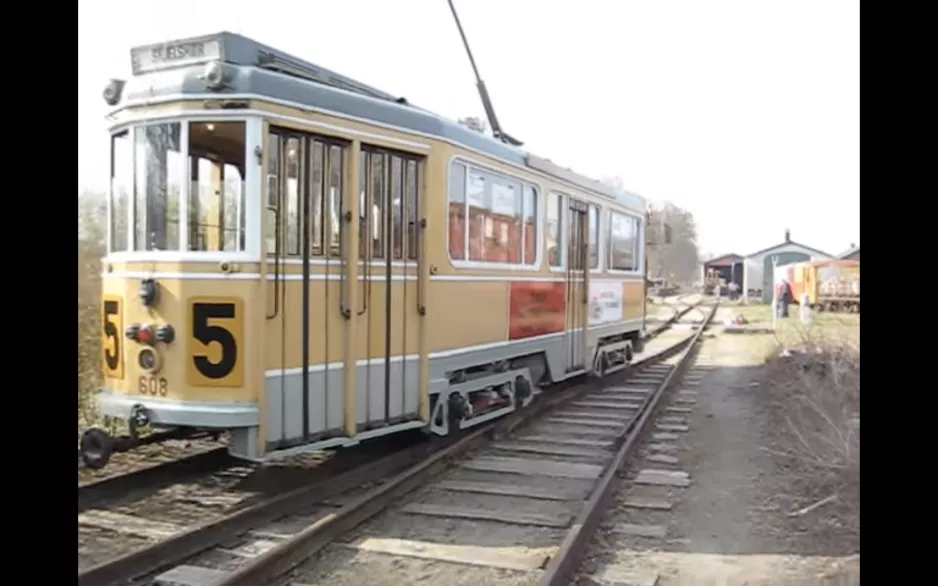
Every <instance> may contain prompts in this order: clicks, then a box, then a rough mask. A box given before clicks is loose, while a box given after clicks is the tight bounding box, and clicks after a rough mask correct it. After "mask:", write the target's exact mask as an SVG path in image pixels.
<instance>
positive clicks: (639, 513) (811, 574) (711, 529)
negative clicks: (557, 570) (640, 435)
mask: <svg viewBox="0 0 938 586" xmlns="http://www.w3.org/2000/svg"><path fill="white" fill-rule="evenodd" d="M725 311H728V309H727V310H721V311H720V314H723V313H725ZM720 314H718V316H717V319H718V320H719V319H721V318H722V316H721V315H720ZM760 338H762V337H761V336H755V335H731V334H718V335H716V336H715V337H713V338H710V339H708V340H707V341H706V343H705V344H704V345H703V346H702V348H701V350H700V354H699V356H698V361H697V364H696V366H695V367H694V368H693V369H691V370H690V371H689V374H688V377H687V378H686V381H687V382H686V383H685V385H684V386H682V387H680V388H681V389H685V390H694V391H697V393H696V395H695V399H696V404H694V405H692V411H691V413H688V414H687V415H686V417H687V424H688V425H689V431H687V432H686V433H681V434H677V435H678V436H679V437H678V438H677V439H676V440H675V441H674V442H671V444H672V445H666V446H664V447H662V444H661V442H658V441H657V440H654V439H651V438H650V437H649V438H645V439H644V440H643V445H642V447H641V448H640V452H639V454H638V455H637V456H636V457H634V458H633V459H632V461H631V462H630V463H629V465H628V470H629V471H628V473H627V478H625V479H623V480H622V482H621V484H620V487H619V492H618V494H617V497H616V498H617V504H616V506H615V507H614V508H613V509H611V511H610V512H609V513H608V514H607V515H606V518H605V520H604V522H603V524H602V526H601V529H600V531H599V532H598V533H597V536H596V537H595V538H594V541H593V544H592V546H591V551H590V553H589V554H588V556H589V558H588V559H587V560H586V561H585V562H584V564H583V567H582V568H581V575H580V578H579V583H581V584H604V585H606V584H616V585H624V584H643V585H644V584H649V585H650V584H655V582H654V581H653V579H654V576H655V575H656V574H657V576H658V581H657V584H658V585H660V586H671V585H677V584H681V585H684V584H695V585H711V584H712V585H717V584H719V585H742V584H747V585H755V584H838V585H839V584H855V583H856V584H858V583H859V551H860V548H859V537H860V535H859V510H858V507H857V510H856V511H853V510H852V509H849V508H847V507H843V506H839V505H838V503H837V502H836V501H834V502H832V503H830V504H822V505H820V506H817V507H816V508H813V509H811V510H808V511H803V509H805V508H807V507H810V506H811V505H812V504H814V503H817V502H818V501H821V500H823V499H824V498H825V497H826V496H828V495H829V494H830V493H829V492H826V491H827V489H826V488H824V487H820V486H817V485H816V483H812V482H807V481H804V480H802V478H801V475H800V471H799V470H798V469H797V465H793V464H792V462H791V461H790V460H789V459H787V458H783V457H780V456H778V454H779V453H782V452H785V451H786V450H787V446H786V443H790V442H791V441H792V439H791V435H790V434H788V433H785V429H784V427H783V426H780V425H779V422H780V421H781V420H783V419H784V417H785V414H784V413H779V412H778V410H779V409H781V408H782V407H780V405H779V402H778V401H777V400H773V399H772V398H771V397H769V396H767V395H768V393H763V392H762V387H761V385H760V384H759V380H760V378H761V374H762V373H763V372H764V370H763V367H762V359H763V357H764V356H765V353H764V345H765V343H766V341H767V340H764V339H762V340H760ZM760 347H761V348H760ZM696 381H699V383H697V382H696ZM676 396H677V395H676V393H675V392H673V391H672V394H671V396H670V397H669V399H668V400H666V401H665V405H669V404H670V405H674V404H675V403H674V399H675V397H676ZM659 417H660V416H659ZM650 443H655V445H654V446H652V447H651V448H649V444H650ZM654 450H666V453H670V454H672V455H674V456H676V458H677V463H676V464H674V465H673V466H668V465H664V464H659V463H649V462H647V461H646V460H645V458H646V457H647V456H648V455H649V454H650V453H653V451H654ZM659 453H661V452H659ZM643 468H666V469H671V470H683V471H685V472H687V473H688V474H689V478H690V486H689V487H687V488H668V487H661V486H644V485H638V484H633V483H632V482H631V479H632V478H634V477H635V474H636V472H637V471H638V470H639V469H643ZM825 492H826V493H825ZM629 497H648V498H666V499H667V500H669V501H671V502H672V503H673V509H672V510H671V511H657V510H647V509H635V508H626V507H625V506H624V502H625V500H626V499H627V498H629ZM857 502H858V501H857ZM623 523H628V524H638V525H658V526H663V527H664V528H665V530H666V535H665V537H664V538H660V537H652V538H649V537H639V536H635V535H630V534H628V533H625V534H623V532H622V529H621V528H622V527H623V525H622V524H623ZM610 568H611V570H612V572H610V571H606V570H608V569H610ZM616 570H623V571H632V572H634V573H633V574H632V575H633V578H632V579H623V578H621V576H622V573H621V572H619V576H620V577H619V578H615V577H614V573H615V571H616ZM610 576H613V577H611V578H610Z"/></svg>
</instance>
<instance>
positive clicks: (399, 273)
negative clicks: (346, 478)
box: [82, 33, 646, 466]
mask: <svg viewBox="0 0 938 586" xmlns="http://www.w3.org/2000/svg"><path fill="white" fill-rule="evenodd" d="M131 55H132V62H133V73H134V75H133V77H132V78H131V79H130V80H128V81H126V82H124V81H120V80H112V81H111V82H110V84H109V85H108V87H107V89H106V90H105V99H106V100H107V102H108V104H110V105H111V106H113V107H114V108H115V109H114V111H113V112H112V113H111V114H110V115H109V117H108V119H109V120H110V123H111V133H112V138H111V149H112V151H111V153H112V154H111V161H112V167H111V171H112V173H111V177H112V184H111V193H110V199H109V205H108V245H109V246H108V254H107V257H106V258H105V259H104V273H103V300H102V335H103V366H104V375H105V379H104V380H105V384H104V386H103V388H102V389H101V392H100V393H99V394H98V395H97V404H98V406H99V409H100V411H101V412H102V413H103V414H104V415H108V416H112V417H117V418H123V419H128V420H130V421H132V422H133V423H134V424H133V425H132V428H134V427H136V426H139V425H142V424H152V425H153V426H154V427H157V428H162V429H169V430H173V431H174V432H175V433H180V432H182V433H188V432H204V431H206V430H208V431H227V432H230V436H231V440H230V451H231V453H232V454H234V455H236V456H239V457H242V458H246V459H251V460H262V459H265V458H268V457H274V456H278V455H285V454H289V453H294V452H297V451H301V450H311V449H322V448H326V447H335V446H345V445H351V444H355V443H357V442H359V441H362V440H365V439H368V438H375V437H378V436H384V435H387V434H391V433H395V432H398V431H401V430H406V429H413V428H423V429H426V430H428V431H429V432H432V433H435V434H441V435H442V434H447V433H449V432H450V431H451V430H454V429H461V428H466V427H469V426H472V425H476V424H478V423H481V422H483V421H487V420H490V419H492V418H495V417H499V416H501V415H503V414H505V413H508V412H510V411H512V410H515V409H518V408H521V407H523V406H525V405H527V404H528V402H530V400H531V399H532V397H533V396H534V395H536V394H538V393H539V392H541V391H542V390H544V389H545V388H546V387H548V386H549V385H550V384H551V383H556V382H558V381H561V380H564V379H567V378H569V377H573V376H578V375H581V374H585V373H596V374H601V373H603V372H607V371H610V370H612V369H616V368H622V367H624V366H625V365H626V364H627V362H628V360H629V359H630V358H631V353H632V352H633V351H635V350H637V347H638V346H639V345H640V344H641V333H642V331H643V328H644V314H645V308H644V299H645V282H644V262H645V259H644V257H645V243H644V240H645V239H644V231H645V213H646V212H645V210H646V206H645V202H644V200H643V199H642V198H640V197H638V196H636V195H633V194H628V193H618V192H614V191H613V190H611V189H610V188H609V187H607V186H605V185H603V184H601V183H599V182H597V181H594V180H591V179H588V178H585V177H582V176H580V175H578V174H576V173H573V172H571V171H569V170H567V169H563V168H560V167H558V166H557V165H555V164H553V163H551V162H549V161H548V160H545V159H541V158H538V157H535V156H533V155H530V154H528V153H525V152H524V151H522V150H520V149H518V148H516V147H513V146H510V145H508V144H504V143H503V142H500V141H498V140H496V139H494V138H491V137H488V136H485V135H483V134H481V133H478V132H476V131H474V130H470V129H467V128H464V127H462V126H460V125H458V124H456V123H454V122H451V121H449V120H446V119H444V118H442V117H440V116H437V115H435V114H432V113H429V112H427V111H425V110H422V109H419V108H416V107H413V106H411V105H409V104H408V103H407V102H406V101H405V100H403V99H399V98H396V97H394V96H391V95H388V94H385V93H384V92H381V91H378V90H376V89H373V88H370V87H368V86H365V85H364V84H361V83H359V82H357V81H354V80H351V79H348V78H346V77H343V76H341V75H338V74H336V73H333V72H330V71H327V70H325V69H323V68H321V67H318V66H315V65H313V64H310V63H307V62H305V61H302V60H300V59H296V58H294V57H291V56H289V55H286V54H283V53H281V52H279V51H277V50H275V49H273V48H270V47H267V46H264V45H261V44H258V43H256V42H254V41H251V40H249V39H246V38H244V37H241V36H238V35H234V34H230V33H220V34H216V35H211V36H205V37H200V38H195V39H187V40H182V41H173V42H169V43H163V44H159V45H152V46H145V47H139V48H135V49H133V50H132V51H131ZM112 439H113V438H109V437H107V436H106V435H105V434H104V432H103V431H101V430H98V429H94V430H89V431H88V432H86V434H85V436H84V438H83V441H82V445H83V455H84V457H85V459H86V462H88V464H89V465H92V466H102V465H104V463H106V461H107V459H108V457H109V454H110V452H111V450H112V449H114V448H115V443H114V442H113V441H112ZM125 439H126V438H125ZM132 444H133V441H130V442H129V443H128V442H126V441H125V442H123V443H119V445H122V446H128V445H132ZM117 449H123V448H117Z"/></svg>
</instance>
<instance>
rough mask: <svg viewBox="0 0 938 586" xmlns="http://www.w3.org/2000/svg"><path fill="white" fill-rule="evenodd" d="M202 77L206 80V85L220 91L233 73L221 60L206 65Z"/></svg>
mask: <svg viewBox="0 0 938 586" xmlns="http://www.w3.org/2000/svg"><path fill="white" fill-rule="evenodd" d="M202 79H203V80H204V81H205V87H207V88H208V89H210V90H212V91H218V90H220V89H223V88H224V87H225V86H227V85H228V80H229V79H231V73H230V71H229V70H228V67H226V66H225V64H224V63H222V62H221V61H212V62H211V63H207V64H206V65H205V71H204V72H203V73H202Z"/></svg>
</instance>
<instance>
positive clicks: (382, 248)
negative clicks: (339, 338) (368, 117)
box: [353, 145, 426, 431]
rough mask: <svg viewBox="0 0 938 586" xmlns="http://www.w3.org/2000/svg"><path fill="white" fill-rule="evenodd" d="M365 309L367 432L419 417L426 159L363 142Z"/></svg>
mask: <svg viewBox="0 0 938 586" xmlns="http://www.w3.org/2000/svg"><path fill="white" fill-rule="evenodd" d="M359 165H360V167H359V177H360V183H361V187H362V191H361V200H360V202H359V204H360V205H359V245H358V249H359V260H360V261H362V263H361V265H360V268H359V277H358V284H357V286H359V287H360V290H359V294H358V299H359V307H358V308H355V309H353V312H354V314H355V315H354V316H353V319H354V320H355V325H354V332H355V342H354V345H355V347H356V349H357V350H356V353H357V356H356V358H357V366H356V369H355V370H356V373H355V390H356V419H357V425H358V430H359V431H364V430H369V429H376V428H381V427H385V426H388V425H393V424H397V423H402V422H405V421H410V420H416V419H418V418H419V408H420V396H421V393H422V392H423V390H422V389H423V387H424V386H425V384H426V383H425V381H423V380H421V374H420V373H421V366H420V355H419V348H420V344H419V341H420V340H419V336H420V335H421V331H422V328H420V327H419V325H420V320H421V319H422V314H423V309H422V303H423V302H422V300H421V299H420V296H419V292H420V291H421V290H422V289H421V288H420V287H419V279H420V275H421V271H420V267H421V263H422V251H421V239H420V232H421V226H422V221H421V216H420V214H421V211H422V206H421V202H420V189H419V186H420V177H419V171H420V168H421V165H420V159H419V158H417V157H414V156H413V155H406V154H401V153H397V152H394V151H388V150H384V149H378V148H374V147H370V146H367V145H362V150H361V158H360V161H359Z"/></svg>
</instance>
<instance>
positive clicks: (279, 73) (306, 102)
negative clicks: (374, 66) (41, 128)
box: [123, 32, 645, 210]
mask: <svg viewBox="0 0 938 586" xmlns="http://www.w3.org/2000/svg"><path fill="white" fill-rule="evenodd" d="M212 61H221V62H223V63H227V64H229V65H232V66H234V67H231V68H228V70H227V71H226V73H228V74H229V76H230V79H228V80H227V85H226V87H225V88H224V89H222V90H219V91H217V92H211V93H214V94H217V95H218V96H219V97H224V96H225V95H231V96H232V97H234V96H256V97H267V98H272V99H274V100H281V101H285V102H292V103H296V104H300V105H303V106H308V107H311V108H316V109H322V110H328V111H332V112H336V113H340V114H344V115H346V116H350V117H354V118H360V119H365V120H370V121H374V122H377V123H380V124H386V125H389V126H394V127H399V128H405V129H409V130H413V131H416V132H420V133H423V134H428V135H431V136H435V137H439V138H441V139H445V140H449V141H451V142H455V143H458V144H461V145H465V146H466V147H469V148H471V149H475V150H477V151H481V152H483V153H486V154H488V155H491V156H492V157H495V158H497V159H503V160H505V161H508V162H510V163H513V164H515V165H519V166H522V167H527V168H529V169H532V170H535V171H539V172H542V173H546V174H547V175H550V176H552V177H555V178H557V179H560V180H562V181H566V182H568V183H572V184H574V185H576V186H577V187H580V188H582V189H585V190H588V191H590V192H593V193H596V194H599V195H602V196H604V197H606V198H608V199H610V200H613V201H616V202H618V203H619V204H620V205H623V206H626V207H631V208H637V209H641V210H644V209H645V199H644V198H643V197H641V196H640V195H637V194H634V193H630V192H626V191H620V190H617V189H614V188H612V187H610V186H608V185H606V184H604V183H602V182H600V181H596V180H595V179H591V178H589V177H586V176H584V175H580V174H579V173H576V172H574V171H572V170H570V169H566V168H564V167H561V166H559V165H557V164H556V163H553V162H552V161H550V160H549V159H544V158H541V157H537V156H536V155H533V154H531V153H528V152H526V151H524V150H523V149H520V148H517V147H514V146H511V145H509V144H506V143H504V142H502V141H500V140H497V139H495V138H494V137H491V136H488V135H485V134H483V133H481V132H477V131H475V130H472V129H469V128H466V127H464V126H462V125H461V124H459V123H457V122H455V121H453V120H449V119H447V118H444V117H443V116H440V115H438V114H434V113H432V112H429V111H427V110H424V109H422V108H419V107H417V106H414V105H412V104H410V103H408V102H407V100H406V99H405V98H403V97H398V96H394V95H391V94H389V93H387V92H384V91H381V90H379V89H376V88H374V87H371V86H369V85H366V84H364V83H362V82H359V81H357V80H354V79H352V78H350V77H346V76H344V75H341V74H339V73H336V72H334V71H331V70H329V69H326V68H324V67H321V66H319V65H315V64H313V63H310V62H308V61H305V60H302V59H298V58H296V57H293V56H291V55H288V54H287V53H284V52H282V51H279V50H277V49H274V48H272V47H269V46H267V45H264V44H262V43H258V42H256V41H253V40H251V39H248V38H246V37H243V36H241V35H237V34H234V33H230V32H220V33H216V34H212V35H205V36H199V37H192V38H188V39H182V40H175V41H169V42H165V43H156V44H150V45H144V46H140V47H134V48H132V49H131V64H132V69H133V73H134V76H135V78H137V79H136V80H131V81H130V82H129V83H128V84H127V87H126V88H125V90H124V92H123V93H124V96H123V97H124V100H126V101H128V102H137V101H147V100H153V99H154V98H170V97H172V96H179V97H180V98H182V99H185V98H186V97H187V96H188V95H193V96H194V95H198V96H204V95H205V94H206V93H207V92H208V90H207V88H206V85H205V80H204V77H203V71H204V65H205V64H206V63H209V62H212ZM144 75H146V76H147V79H146V81H144V80H141V79H139V77H140V76H144Z"/></svg>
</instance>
